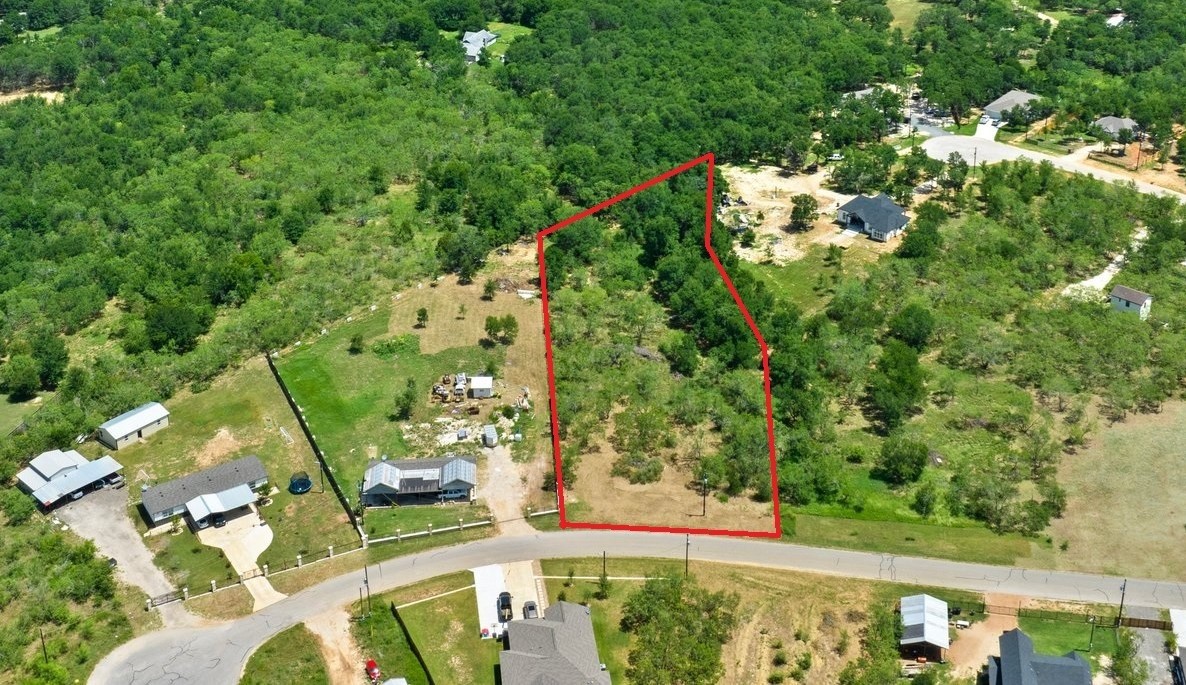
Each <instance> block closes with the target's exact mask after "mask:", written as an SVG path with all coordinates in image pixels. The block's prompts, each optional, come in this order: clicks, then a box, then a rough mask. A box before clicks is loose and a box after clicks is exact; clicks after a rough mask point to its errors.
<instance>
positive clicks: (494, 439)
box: [482, 425, 498, 447]
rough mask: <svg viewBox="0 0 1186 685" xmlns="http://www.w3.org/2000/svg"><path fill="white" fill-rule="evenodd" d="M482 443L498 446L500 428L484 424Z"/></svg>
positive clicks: (487, 445) (488, 445)
mask: <svg viewBox="0 0 1186 685" xmlns="http://www.w3.org/2000/svg"><path fill="white" fill-rule="evenodd" d="M482 444H483V445H484V446H486V447H497V446H498V429H497V428H495V427H494V426H490V425H487V426H482Z"/></svg>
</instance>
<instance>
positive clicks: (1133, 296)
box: [1108, 285, 1153, 321]
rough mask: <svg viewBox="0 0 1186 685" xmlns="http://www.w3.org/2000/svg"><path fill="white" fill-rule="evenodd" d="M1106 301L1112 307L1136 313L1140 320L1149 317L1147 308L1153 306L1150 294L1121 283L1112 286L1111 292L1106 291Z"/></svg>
mask: <svg viewBox="0 0 1186 685" xmlns="http://www.w3.org/2000/svg"><path fill="white" fill-rule="evenodd" d="M1108 301H1109V302H1111V303H1112V309H1115V310H1116V311H1118V312H1129V313H1130V314H1136V315H1137V316H1139V317H1141V320H1142V321H1144V320H1145V319H1147V318H1149V309H1150V308H1151V307H1152V306H1153V296H1152V295H1150V294H1149V293H1143V292H1141V291H1140V290H1133V289H1132V288H1129V287H1127V286H1123V285H1118V286H1116V287H1115V288H1112V292H1111V293H1108Z"/></svg>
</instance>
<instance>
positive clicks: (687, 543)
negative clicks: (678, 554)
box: [684, 533, 692, 578]
mask: <svg viewBox="0 0 1186 685" xmlns="http://www.w3.org/2000/svg"><path fill="white" fill-rule="evenodd" d="M691 552H692V534H691V533H687V538H686V539H685V541H684V578H687V577H688V555H689V554H691Z"/></svg>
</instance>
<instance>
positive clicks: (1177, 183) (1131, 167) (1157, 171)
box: [1083, 143, 1186, 193]
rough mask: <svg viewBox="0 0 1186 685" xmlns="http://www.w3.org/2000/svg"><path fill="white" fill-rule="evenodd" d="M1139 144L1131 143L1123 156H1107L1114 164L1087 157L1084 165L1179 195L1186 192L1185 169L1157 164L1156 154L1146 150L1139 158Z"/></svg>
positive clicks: (1179, 165)
mask: <svg viewBox="0 0 1186 685" xmlns="http://www.w3.org/2000/svg"><path fill="white" fill-rule="evenodd" d="M1138 145H1139V144H1138V143H1129V144H1128V145H1127V146H1126V147H1125V148H1124V154H1123V155H1115V156H1114V155H1110V154H1109V155H1107V159H1109V160H1111V161H1112V163H1108V162H1105V161H1102V160H1099V159H1095V158H1093V157H1085V158H1084V159H1083V164H1084V165H1086V166H1089V167H1095V168H1097V169H1103V170H1105V171H1111V172H1114V173H1122V174H1125V175H1126V176H1129V177H1131V178H1132V179H1133V180H1136V181H1144V182H1146V183H1152V184H1153V185H1156V186H1161V187H1162V188H1167V189H1169V190H1176V191H1178V192H1179V193H1182V192H1186V178H1184V177H1183V175H1182V174H1183V167H1182V165H1181V164H1177V163H1175V162H1173V161H1167V162H1165V163H1164V164H1158V163H1156V152H1153V151H1151V150H1149V149H1148V148H1145V149H1144V150H1142V151H1140V155H1139V157H1138V149H1139V148H1138ZM1116 148H1117V146H1116V145H1112V146H1108V149H1116ZM1138 159H1139V160H1140V165H1141V166H1140V168H1139V169H1138V168H1137V160H1138Z"/></svg>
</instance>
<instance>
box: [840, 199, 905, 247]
mask: <svg viewBox="0 0 1186 685" xmlns="http://www.w3.org/2000/svg"><path fill="white" fill-rule="evenodd" d="M836 221H838V222H840V223H841V224H843V225H844V226H845V227H846V228H850V229H853V230H856V231H860V232H861V233H864V234H866V235H868V236H869V237H870V238H872V239H874V240H880V241H881V242H885V241H887V240H889V239H890V238H893V237H895V236H897V235H898V234H900V233H901V232H902V231H904V230H906V224H908V223H909V222H910V220H909V219H907V218H906V214H905V210H904V209H902V207H900V206H899V205H898V204H897V203H895V202H894V201H893V200H891V199H890V198H889V196H888V195H886V194H885V193H881V194H879V195H878V196H877V197H869V196H867V195H857V196H856V197H854V198H853V199H851V200H849V201H848V202H846V203H844V205H843V206H841V207H840V209H838V210H836Z"/></svg>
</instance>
